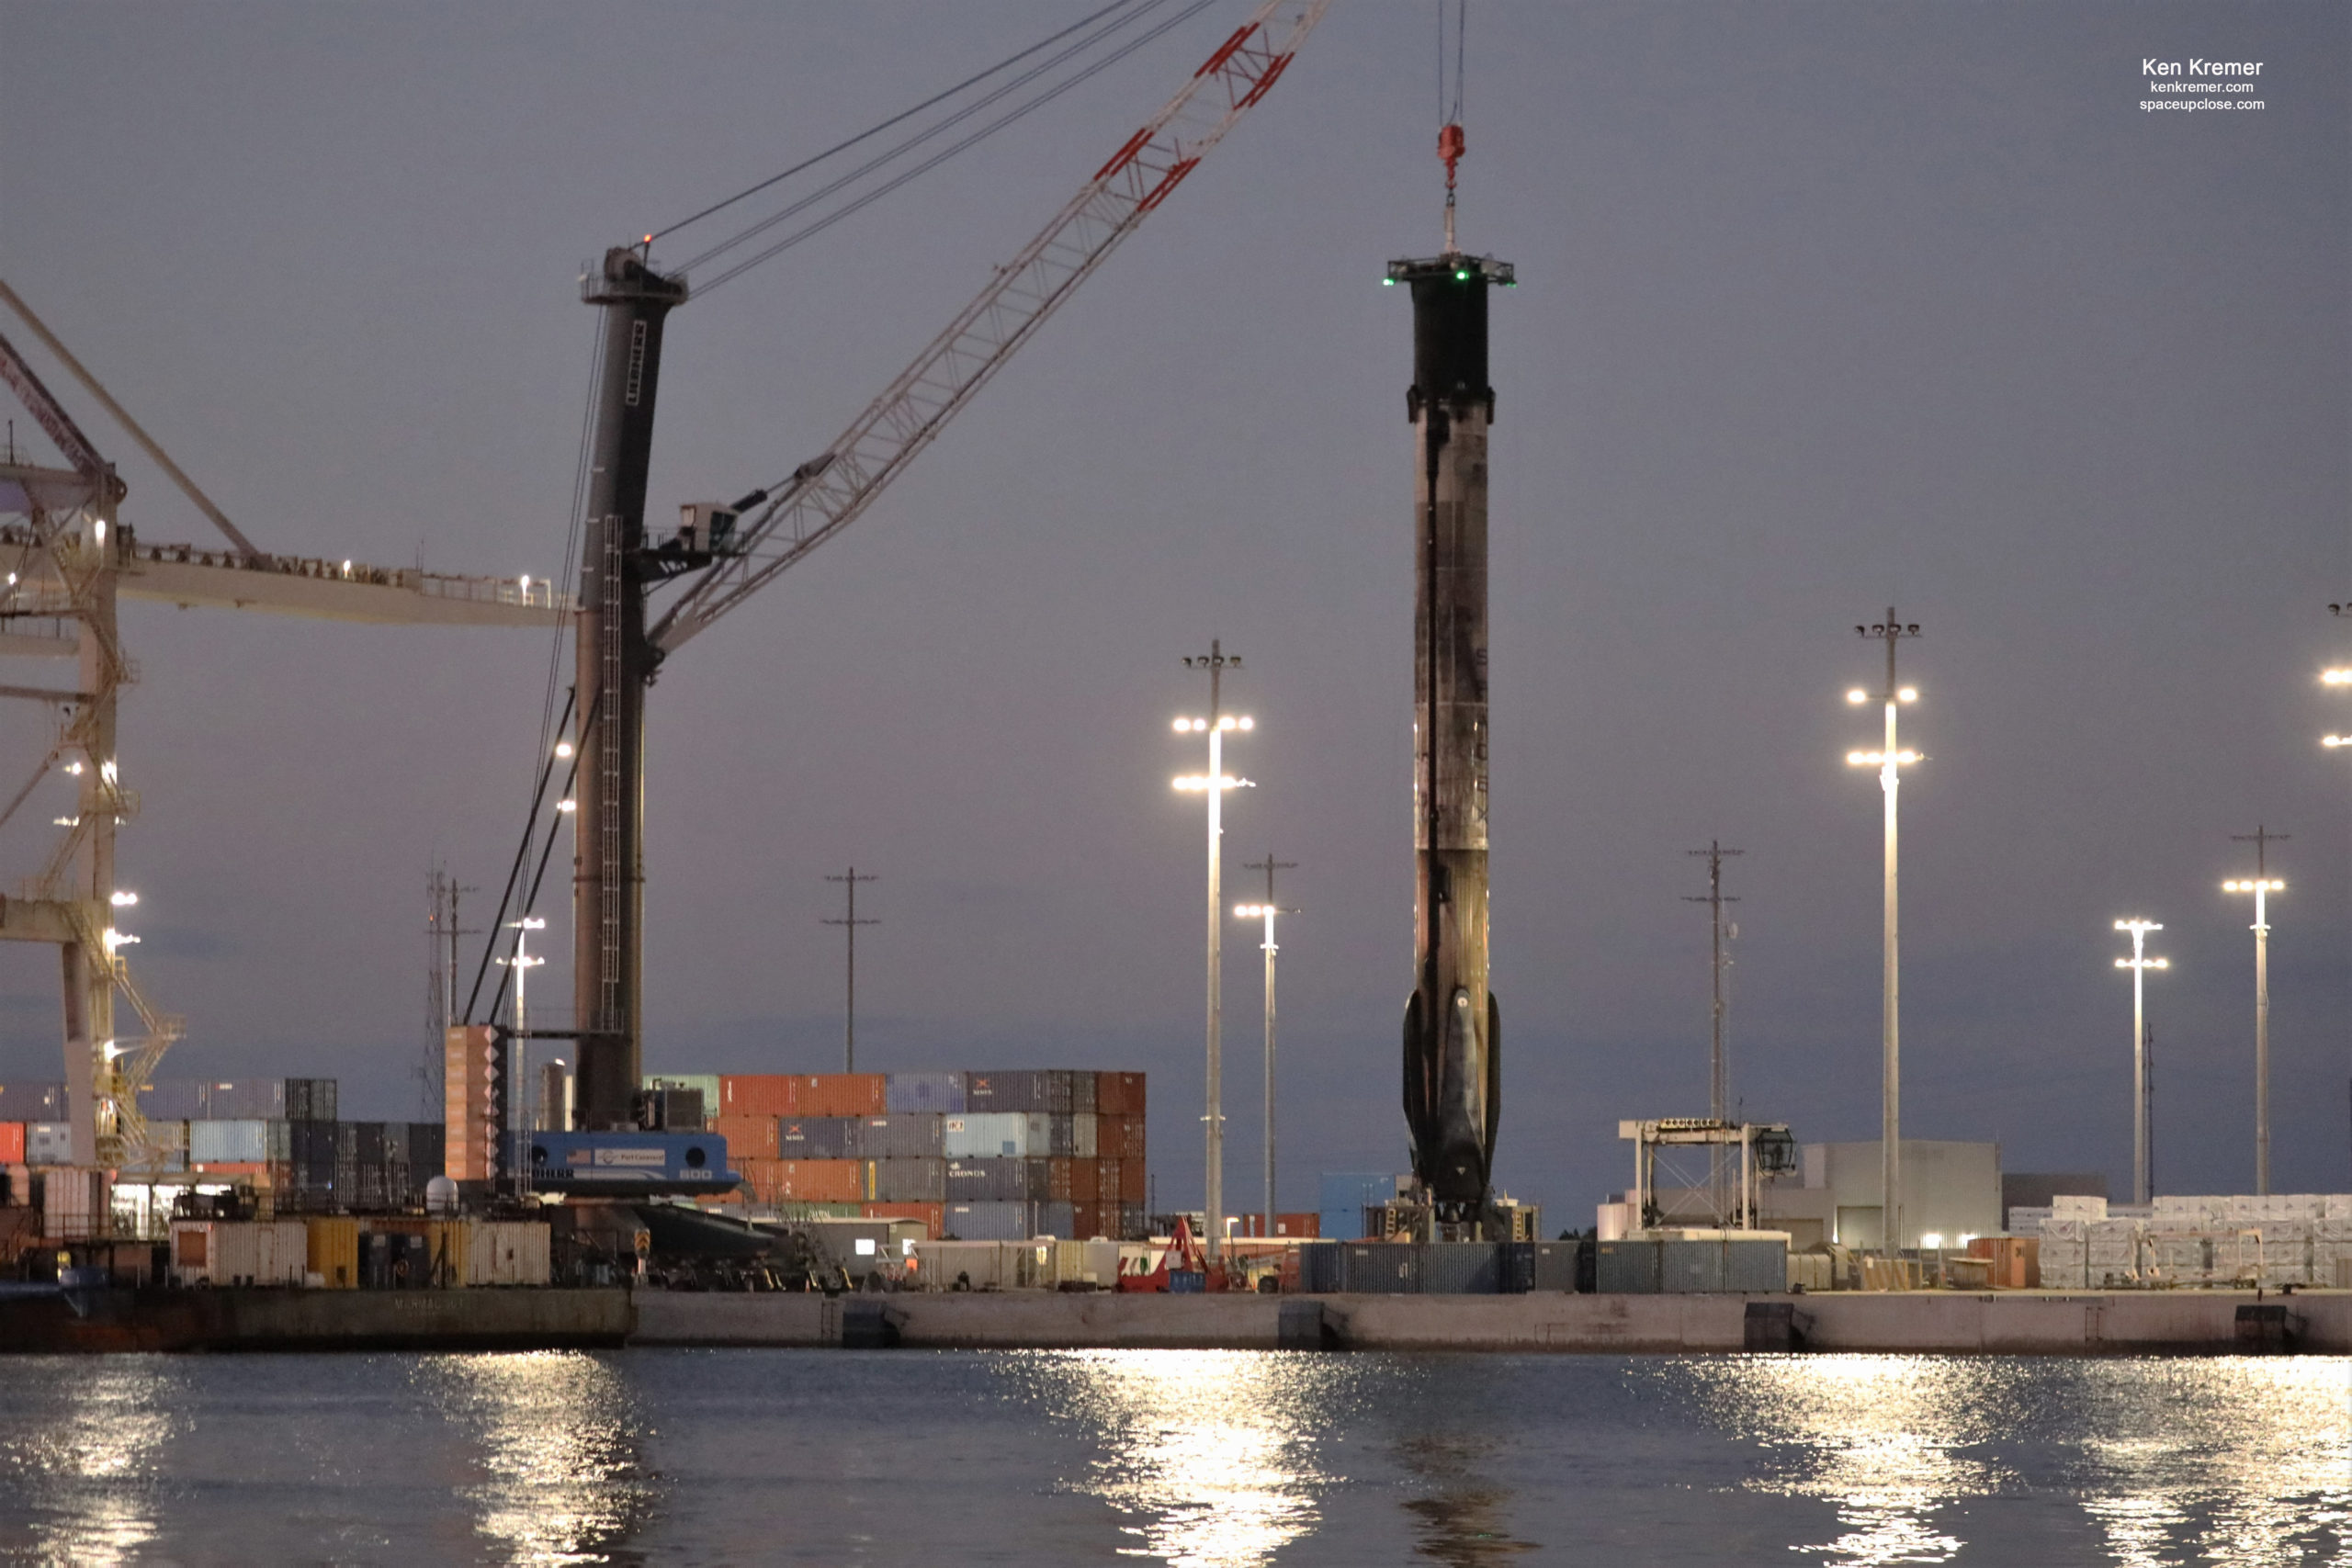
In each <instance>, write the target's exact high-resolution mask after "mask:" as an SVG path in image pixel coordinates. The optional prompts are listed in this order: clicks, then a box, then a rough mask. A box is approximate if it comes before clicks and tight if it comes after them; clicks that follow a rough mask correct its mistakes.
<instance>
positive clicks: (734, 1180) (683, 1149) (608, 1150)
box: [514, 1133, 742, 1197]
mask: <svg viewBox="0 0 2352 1568" xmlns="http://www.w3.org/2000/svg"><path fill="white" fill-rule="evenodd" d="M514 1146H515V1152H516V1154H517V1156H520V1158H522V1159H526V1160H528V1161H529V1163H530V1171H531V1184H532V1185H533V1186H534V1187H537V1188H538V1189H539V1190H541V1191H547V1192H576V1193H581V1194H583V1195H587V1196H619V1197H627V1196H631V1195H637V1194H647V1193H653V1192H694V1191H704V1192H724V1191H727V1190H729V1189H731V1188H733V1187H735V1186H737V1185H738V1184H739V1183H740V1182H741V1179H742V1178H741V1176H739V1175H738V1174H737V1173H736V1172H734V1171H731V1170H729V1169H728V1168H727V1140H726V1139H725V1138H723V1137H721V1136H719V1135H718V1134H716V1133H517V1134H515V1145H514Z"/></svg>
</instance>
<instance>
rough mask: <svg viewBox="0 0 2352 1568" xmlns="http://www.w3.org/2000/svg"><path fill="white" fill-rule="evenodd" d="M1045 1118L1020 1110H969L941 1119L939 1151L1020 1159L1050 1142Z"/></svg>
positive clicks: (954, 1155)
mask: <svg viewBox="0 0 2352 1568" xmlns="http://www.w3.org/2000/svg"><path fill="white" fill-rule="evenodd" d="M1051 1141H1052V1140H1051V1134H1050V1132H1049V1130H1048V1128H1047V1126H1046V1118H1045V1117H1043V1116H1032V1115H1030V1114H1029V1113H1027V1112H1026V1111H967V1112H965V1113H964V1114H963V1115H961V1116H948V1117H944V1118H942V1120H941V1122H940V1146H939V1152H940V1153H941V1154H943V1155H944V1156H946V1157H947V1158H949V1159H1019V1158H1023V1157H1026V1156H1032V1155H1043V1154H1045V1153H1046V1150H1047V1148H1048V1147H1050V1145H1051Z"/></svg>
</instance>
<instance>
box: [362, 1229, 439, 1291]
mask: <svg viewBox="0 0 2352 1568" xmlns="http://www.w3.org/2000/svg"><path fill="white" fill-rule="evenodd" d="M432 1283H433V1253H432V1249H431V1247H430V1245H429V1238H428V1237H426V1236H425V1235H424V1234H422V1233H408V1232H391V1231H381V1230H370V1231H368V1233H367V1234H366V1235H362V1236H360V1237H359V1284H360V1288H361V1289H363V1290H369V1291H421V1290H424V1289H425V1288H427V1287H428V1286H430V1285H431V1284H432Z"/></svg>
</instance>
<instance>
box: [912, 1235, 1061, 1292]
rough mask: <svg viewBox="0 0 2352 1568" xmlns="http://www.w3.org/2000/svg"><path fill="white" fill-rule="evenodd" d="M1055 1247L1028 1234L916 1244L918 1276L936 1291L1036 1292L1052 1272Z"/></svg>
mask: <svg viewBox="0 0 2352 1568" xmlns="http://www.w3.org/2000/svg"><path fill="white" fill-rule="evenodd" d="M1053 1252H1054V1249H1053V1248H1052V1247H1042V1248H1041V1247H1038V1246H1036V1245H1035V1243H1034V1242H1031V1241H1030V1240H1029V1239H1028V1238H1027V1237H1026V1236H1017V1237H1011V1238H996V1237H985V1238H983V1237H970V1238H965V1239H961V1240H948V1241H921V1242H917V1243H916V1244H915V1248H914V1262H915V1277H916V1279H917V1280H921V1281H922V1283H923V1285H924V1286H925V1288H926V1289H930V1290H934V1291H1034V1290H1038V1289H1042V1288H1043V1284H1044V1278H1045V1276H1046V1275H1047V1274H1049V1273H1050V1272H1051V1271H1052V1267H1053Z"/></svg>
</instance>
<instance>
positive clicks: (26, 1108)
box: [0, 1078, 70, 1122]
mask: <svg viewBox="0 0 2352 1568" xmlns="http://www.w3.org/2000/svg"><path fill="white" fill-rule="evenodd" d="M69 1114H70V1112H69V1111H67V1110H66V1105H65V1086H64V1085H63V1084H62V1083H51V1082H49V1081H46V1080H44V1079H39V1078H12V1079H9V1080H8V1081H6V1082H0V1121H8V1122H62V1121H64V1120H65V1119H66V1117H67V1116H68V1115H69Z"/></svg>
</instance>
